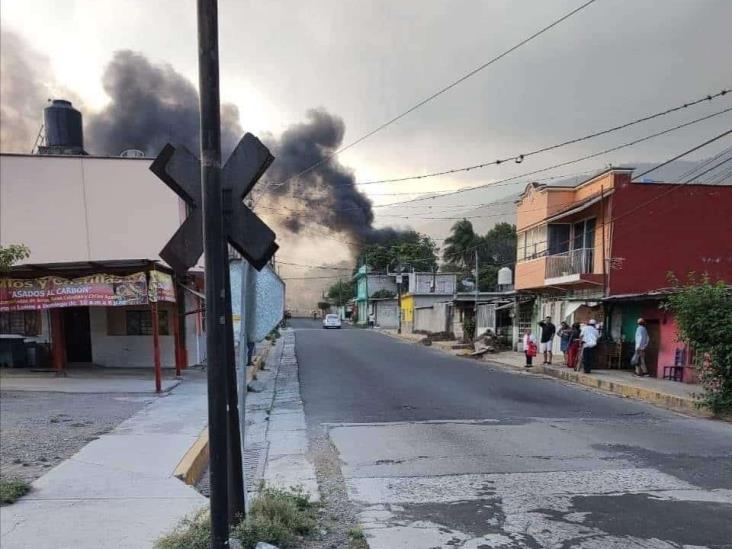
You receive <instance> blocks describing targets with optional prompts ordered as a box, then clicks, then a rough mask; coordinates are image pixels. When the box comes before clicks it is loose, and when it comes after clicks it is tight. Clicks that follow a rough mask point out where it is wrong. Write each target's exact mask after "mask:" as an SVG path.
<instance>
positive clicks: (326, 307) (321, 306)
mask: <svg viewBox="0 0 732 549" xmlns="http://www.w3.org/2000/svg"><path fill="white" fill-rule="evenodd" d="M318 309H320V310H321V311H329V310H330V303H328V302H327V301H318Z"/></svg>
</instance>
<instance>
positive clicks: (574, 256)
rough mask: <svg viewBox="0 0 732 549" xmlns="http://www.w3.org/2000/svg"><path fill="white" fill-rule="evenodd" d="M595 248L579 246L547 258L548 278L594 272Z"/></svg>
mask: <svg viewBox="0 0 732 549" xmlns="http://www.w3.org/2000/svg"><path fill="white" fill-rule="evenodd" d="M594 256H595V249H594V248H579V249H577V250H570V251H568V252H564V253H561V254H554V255H549V256H547V258H546V278H559V277H563V276H569V275H575V274H583V273H591V272H593V260H594Z"/></svg>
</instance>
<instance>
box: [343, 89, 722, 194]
mask: <svg viewBox="0 0 732 549" xmlns="http://www.w3.org/2000/svg"><path fill="white" fill-rule="evenodd" d="M730 91H732V90H729V89H723V90H722V91H720V92H718V93H715V94H713V95H706V96H704V97H702V98H701V99H696V100H694V101H690V102H688V103H684V104H683V105H678V106H676V107H672V108H670V109H666V110H664V111H661V112H657V113H655V114H651V115H648V116H644V117H642V118H638V119H636V120H632V121H630V122H626V123H625V124H621V125H619V126H613V127H612V128H607V129H605V130H601V131H598V132H594V133H591V134H588V135H585V136H582V137H577V138H574V139H569V140H567V141H563V142H561V143H557V144H555V145H549V146H547V147H542V148H541V149H536V150H535V151H531V152H527V153H523V154H517V155H513V156H508V157H506V158H502V159H498V160H492V161H489V162H483V163H480V164H473V165H470V166H464V167H461V168H453V169H451V170H444V171H441V172H432V173H426V174H422V175H411V176H407V177H396V178H392V179H379V180H375V181H362V182H357V183H355V184H356V185H376V184H381V183H398V182H402V181H412V180H417V179H427V178H430V177H439V176H442V175H450V174H455V173H460V172H469V171H471V170H476V169H480V168H485V167H488V166H494V165H495V166H498V165H500V164H503V163H504V162H510V161H511V160H513V161H514V162H515V163H517V164H520V163H521V162H523V161H524V160H525V159H526V158H528V157H529V156H533V155H536V154H540V153H544V152H548V151H553V150H555V149H559V148H561V147H566V146H567V145H574V144H575V143H581V142H582V141H587V140H588V139H594V138H595V137H600V136H602V135H607V134H609V133H612V132H615V131H618V130H623V129H625V128H629V127H631V126H634V125H636V124H640V123H642V122H647V121H649V120H653V119H654V118H658V117H660V116H665V115H668V114H671V113H674V112H677V111H680V110H682V109H686V108H688V107H691V106H694V105H698V104H699V103H703V102H705V101H711V100H712V99H716V98H717V97H722V96H724V95H726V94H727V93H729V92H730Z"/></svg>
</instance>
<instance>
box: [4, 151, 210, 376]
mask: <svg viewBox="0 0 732 549" xmlns="http://www.w3.org/2000/svg"><path fill="white" fill-rule="evenodd" d="M151 162H152V160H151V159H149V158H135V157H94V156H88V155H79V156H69V155H50V154H46V155H17V154H3V155H1V156H0V244H2V245H8V244H25V245H26V246H27V247H28V248H29V249H30V251H31V255H30V257H29V258H28V259H27V260H25V261H23V262H22V263H21V264H20V265H17V266H15V267H14V268H13V269H12V271H11V273H9V274H8V275H6V276H4V277H3V284H2V287H3V291H2V292H1V293H0V333H1V334H2V336H3V338H2V341H4V340H8V339H13V340H16V341H15V343H14V344H13V348H14V350H13V351H9V350H8V346H9V344H8V343H7V341H6V342H5V345H4V348H5V352H4V356H5V357H6V358H5V359H4V360H6V361H8V362H10V360H9V358H8V356H10V355H12V356H13V361H12V362H13V363H14V364H16V365H18V364H25V363H27V362H28V360H29V357H31V358H30V360H33V361H36V366H39V367H43V366H50V365H51V364H52V365H53V366H54V367H55V368H56V369H62V368H64V367H65V366H66V364H71V365H73V363H87V364H96V365H101V366H107V367H139V368H151V369H152V368H153V365H154V364H156V363H158V364H159V365H160V366H161V368H174V367H177V368H178V369H180V368H185V367H186V366H188V365H189V364H195V363H199V362H201V361H202V360H203V359H204V357H205V343H204V340H205V338H204V337H203V320H204V319H203V314H202V311H203V306H202V300H201V297H200V295H201V291H202V289H203V278H202V269H201V270H200V271H199V272H198V274H196V273H194V274H192V275H191V276H189V277H187V278H184V279H180V278H175V277H174V276H173V274H172V272H171V271H170V269H169V268H168V267H167V266H166V265H164V264H163V263H162V262H160V260H159V256H158V253H159V251H160V250H161V249H162V248H163V246H164V245H165V243H166V242H167V240H168V238H169V237H170V236H171V235H172V234H173V233H174V232H175V230H176V229H177V228H178V226H179V225H180V222H181V220H182V219H183V216H184V215H185V208H184V205H183V204H182V203H180V202H179V200H178V198H177V197H176V196H175V194H174V193H172V191H170V190H169V189H168V188H167V187H166V186H165V185H164V184H162V182H161V181H159V180H158V179H157V177H156V176H155V175H153V174H152V172H150V170H149V169H148V168H149V166H150V164H151ZM20 287H23V288H25V289H26V290H25V291H24V290H22V289H19V288H20ZM161 287H162V288H163V289H161V290H160V291H158V289H160V288H161ZM156 316H157V319H158V321H157V322H155V320H154V319H155V317H156ZM155 327H157V330H155ZM156 331H157V335H156V334H155V332H156ZM156 339H157V345H156V344H155V340H156ZM17 340H20V341H22V342H23V345H24V346H25V347H27V348H28V349H26V352H25V353H22V352H21V351H19V350H18V349H19V346H20V344H19V342H18V341H17ZM29 349H32V350H29ZM23 354H25V357H26V358H25V360H22V358H23V357H22V355H23Z"/></svg>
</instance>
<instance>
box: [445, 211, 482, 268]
mask: <svg viewBox="0 0 732 549" xmlns="http://www.w3.org/2000/svg"><path fill="white" fill-rule="evenodd" d="M479 238H480V237H479V236H478V235H477V234H475V231H474V230H473V224H472V223H471V222H470V221H468V220H467V219H461V220H460V221H458V222H456V223H455V224H454V225H453V226H452V228H451V229H450V236H448V237H447V238H446V239H445V249H444V250H443V251H442V259H443V260H444V261H445V262H446V263H451V264H453V265H456V266H458V267H459V268H460V269H461V270H469V269H471V268H474V265H475V249H476V247H477V246H478V241H479Z"/></svg>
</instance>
